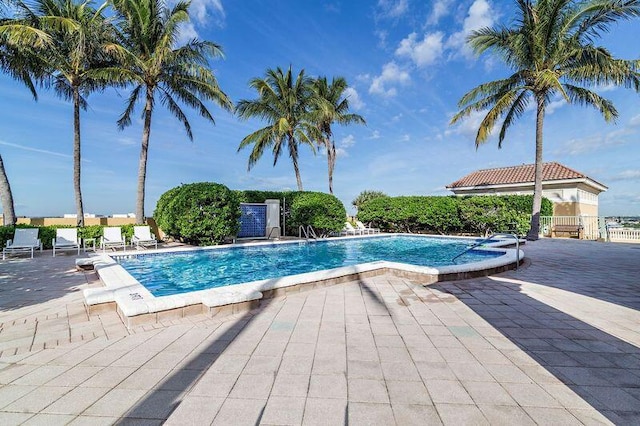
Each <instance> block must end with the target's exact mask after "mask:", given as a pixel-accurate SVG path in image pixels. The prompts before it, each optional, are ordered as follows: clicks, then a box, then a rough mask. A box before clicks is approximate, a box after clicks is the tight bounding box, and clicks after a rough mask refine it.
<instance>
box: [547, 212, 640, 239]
mask: <svg viewBox="0 0 640 426" xmlns="http://www.w3.org/2000/svg"><path fill="white" fill-rule="evenodd" d="M556 225H576V226H582V238H583V239H585V240H597V239H603V240H605V241H613V242H625V243H633V242H636V243H640V229H630V228H608V229H607V228H606V226H605V218H604V217H602V216H600V217H598V216H540V235H542V236H545V237H551V236H552V232H553V228H554V226H556Z"/></svg>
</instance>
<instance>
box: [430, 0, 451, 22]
mask: <svg viewBox="0 0 640 426" xmlns="http://www.w3.org/2000/svg"><path fill="white" fill-rule="evenodd" d="M452 3H453V0H436V1H435V2H434V3H433V9H431V14H430V15H429V18H427V25H436V24H437V23H438V22H439V21H440V19H441V18H443V17H445V16H447V15H448V14H449V12H450V10H451V6H452Z"/></svg>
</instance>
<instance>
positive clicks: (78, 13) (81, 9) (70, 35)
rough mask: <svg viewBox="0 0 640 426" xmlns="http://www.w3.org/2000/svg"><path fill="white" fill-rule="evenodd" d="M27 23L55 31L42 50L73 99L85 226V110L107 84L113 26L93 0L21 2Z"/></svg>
mask: <svg viewBox="0 0 640 426" xmlns="http://www.w3.org/2000/svg"><path fill="white" fill-rule="evenodd" d="M17 6H18V13H19V15H20V16H21V17H22V19H23V21H24V22H28V23H30V24H31V25H32V26H33V27H36V28H38V29H40V30H41V31H43V32H45V33H46V34H48V35H49V37H50V40H51V43H49V45H47V46H46V48H44V49H41V50H40V51H38V52H37V54H38V57H39V58H40V60H42V61H43V62H44V63H45V64H46V66H47V68H49V69H50V70H51V71H52V72H51V77H50V81H51V84H52V85H53V88H54V90H55V92H56V94H57V95H58V96H60V97H61V98H63V99H65V100H70V101H72V103H73V188H74V193H75V202H76V220H77V226H84V208H83V203H82V190H81V179H80V176H81V149H80V148H81V143H80V140H81V138H80V136H81V135H80V109H86V108H87V101H86V98H87V96H88V95H89V94H90V93H91V92H92V91H95V90H100V89H102V88H104V87H105V85H106V82H104V81H103V80H102V79H100V78H99V76H98V73H99V72H100V71H101V69H102V68H104V67H106V66H108V65H110V56H111V54H110V53H109V52H110V51H111V50H113V46H114V44H113V41H112V40H113V30H112V26H111V24H110V22H109V21H108V20H106V19H105V17H104V16H103V14H102V11H103V9H104V8H105V7H106V3H105V4H103V5H102V6H101V7H99V8H98V9H95V8H93V7H92V6H91V0H87V1H84V2H76V1H73V0H36V1H34V2H33V6H30V5H28V4H26V3H25V2H21V1H20V2H17Z"/></svg>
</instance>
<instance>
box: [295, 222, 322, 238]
mask: <svg viewBox="0 0 640 426" xmlns="http://www.w3.org/2000/svg"><path fill="white" fill-rule="evenodd" d="M303 234H304V237H305V238H306V239H307V240H308V239H309V238H313V239H314V240H317V239H318V237H317V236H316V232H315V231H314V230H313V227H312V226H311V225H307V226H306V228H305V226H304V225H300V226H298V238H302V235H303Z"/></svg>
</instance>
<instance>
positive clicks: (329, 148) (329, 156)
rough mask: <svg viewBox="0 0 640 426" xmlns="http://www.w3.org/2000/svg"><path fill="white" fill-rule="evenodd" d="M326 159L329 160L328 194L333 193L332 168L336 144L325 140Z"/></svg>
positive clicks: (333, 166) (334, 161) (333, 167)
mask: <svg viewBox="0 0 640 426" xmlns="http://www.w3.org/2000/svg"><path fill="white" fill-rule="evenodd" d="M327 161H328V162H329V194H332V195H333V170H334V169H335V167H336V145H335V144H334V143H333V142H330V141H329V140H327Z"/></svg>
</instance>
